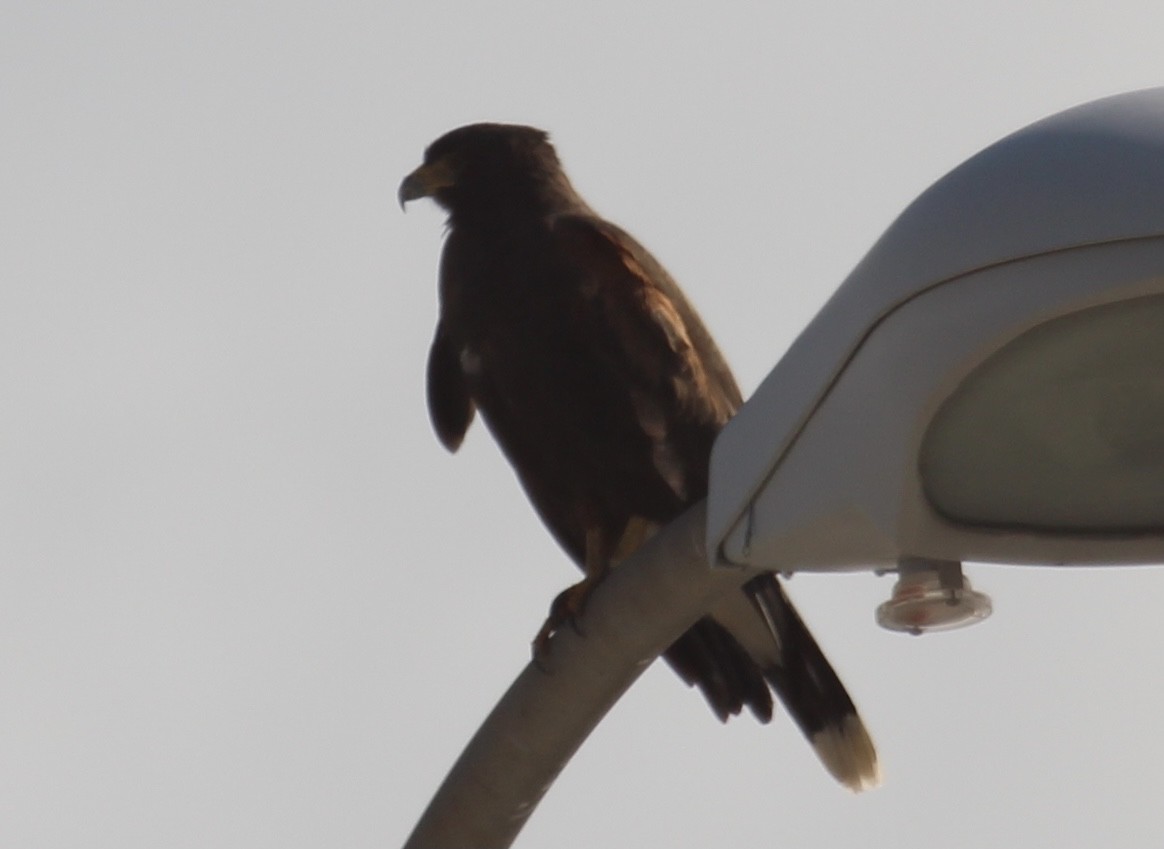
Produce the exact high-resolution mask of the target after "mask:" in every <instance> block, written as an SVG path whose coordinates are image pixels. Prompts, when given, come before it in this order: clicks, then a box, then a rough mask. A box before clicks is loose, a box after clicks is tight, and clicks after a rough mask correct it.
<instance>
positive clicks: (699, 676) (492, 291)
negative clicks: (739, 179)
mask: <svg viewBox="0 0 1164 849" xmlns="http://www.w3.org/2000/svg"><path fill="white" fill-rule="evenodd" d="M399 197H400V202H401V204H403V203H405V202H406V201H409V200H413V199H415V198H420V197H432V198H434V199H435V200H436V202H437V203H439V204H440V205H441V206H442V207H444V208H445V209H446V210H447V211H448V213H449V222H448V223H449V231H448V237H447V240H446V242H445V246H444V253H443V255H442V257H441V268H440V318H439V320H438V322H437V327H436V335H435V338H434V339H433V343H432V350H431V351H430V353H429V360H428V406H429V412H430V414H431V416H432V422H433V426H434V427H435V429H436V432H437V435H438V436H439V437H440V440H441V442H443V443H444V445H445V446H446V447H447V448H448V449H449V450H451V451H455V450H456V449H457V447H458V446H459V445H460V444H461V440H462V438H463V437H464V435H465V431H466V430H467V429H468V427H469V424H470V423H471V422H472V420H473V415H474V411H475V410H480V411H481V414H482V417H483V418H484V419H485V423H486V424H487V425H488V426H489V429H490V430H491V431H492V432H493V435H494V436H495V437H496V439H497V441H498V443H500V445H501V449H502V451H504V452H505V455H506V457H508V458H509V461H510V462H511V463H512V464H513V467H514V469H515V470H516V471H517V475H518V477H519V478H520V480H521V483H522V485H523V486H524V487H525V490H526V493H527V494H528V495H529V498H530V500H531V501H532V502H533V505H534V508H535V509H536V510H537V512H538V514H539V515H540V516H541V518H542V520H543V521H544V522H545V524H546V526H547V527H548V528H549V529H550V532H551V533H552V534H553V535H554V537H555V538H556V539H557V540H558V542H559V543H561V545H562V547H563V548H564V549H565V550H566V551H567V552H568V553H569V554H570V556H571V557H572V558H573V559H574V561H575V562H576V563H577V564H578V565H579V566H581V567H582V570H583V572H584V573H585V578H584V579H583V580H582V581H581V582H580V583H578V584H576V585H575V586H573V587H571V588H569V589H567V590H566V591H564V592H563V593H562V595H560V596H559V597H558V599H557V600H556V601H555V603H554V605H553V606H552V608H551V615H550V618H549V619H548V620H547V622H546V625H545V626H544V627H543V629H542V631H541V632H540V633H539V634H538V636H537V638H536V639H535V653H537V652H542V651H544V650H545V643H546V640H547V639H548V637H549V635H550V634H551V633H552V632H553V630H555V629H556V628H557V627H559V626H560V625H561V624H562V623H564V622H566V621H568V620H571V619H572V618H573V617H574V616H575V615H576V614H578V613H579V612H580V611H581V608H582V605H583V604H584V603H585V599H586V597H587V595H588V594H589V592H590V590H591V589H592V588H593V587H594V586H595V585H596V583H597V582H598V581H600V580H601V579H602V577H603V575H605V574H606V572H607V570H608V569H610V568H611V566H612V565H614V564H616V563H617V562H618V561H619V560H621V559H622V558H624V557H626V556H627V555H628V554H630V553H631V552H632V551H634V550H635V548H637V547H638V546H639V545H640V544H641V543H642V541H643V540H644V539H645V538H646V537H647V536H649V535H650V534H651V533H652V532H653V531H654V530H656V529H658V528H659V527H660V526H662V525H664V524H666V523H667V522H668V521H670V520H671V519H673V518H675V517H676V516H677V515H678V514H679V513H681V512H682V511H683V510H684V509H685V508H687V507H688V506H690V505H692V504H694V503H696V502H697V501H699V500H700V499H702V498H704V497H705V496H706V495H707V477H708V461H709V457H710V453H711V446H712V442H713V441H714V440H715V437H716V434H717V433H718V432H719V430H720V428H721V427H722V426H723V425H724V423H725V422H726V421H727V420H728V419H729V418H731V416H732V415H733V414H734V413H735V411H736V409H737V408H738V407H739V406H740V403H741V399H740V391H739V389H738V388H737V387H736V383H735V380H734V379H733V377H732V375H731V372H730V371H729V370H728V367H727V365H726V364H725V363H724V360H723V358H722V357H721V356H720V353H719V351H718V349H717V348H716V346H715V343H714V342H713V341H712V339H711V336H710V335H709V334H708V332H707V331H706V330H705V329H704V327H703V324H702V322H701V321H700V320H699V317H698V316H697V315H696V314H695V311H694V310H693V309H692V308H691V306H690V305H689V304H688V303H687V300H686V298H684V296H683V293H682V292H680V290H679V287H678V286H676V284H675V282H674V281H673V280H672V279H671V277H670V276H669V275H668V274H667V272H666V271H665V270H664V269H663V267H662V266H661V265H660V264H659V263H658V262H657V261H656V260H655V258H654V257H653V256H651V254H650V253H648V252H647V251H646V249H644V248H643V247H642V246H641V245H640V244H639V243H638V242H636V241H635V240H634V239H633V238H631V237H630V236H629V235H627V233H625V232H624V231H622V230H620V229H619V228H618V227H616V226H614V225H613V224H610V223H609V222H607V221H604V220H603V219H602V218H600V217H599V216H598V215H596V214H595V213H594V211H593V210H591V209H590V207H588V206H587V205H586V203H585V202H584V201H583V200H582V198H581V197H579V196H578V194H577V193H576V192H575V191H574V189H573V187H572V186H571V185H570V182H569V180H567V179H566V175H565V173H564V172H563V171H562V168H561V165H560V164H559V162H558V157H557V155H556V153H555V152H554V149H553V147H552V146H551V145H550V142H549V140H548V137H547V135H546V134H545V133H544V132H542V131H540V130H536V129H534V128H532V127H523V126H512V125H504V124H474V125H471V126H467V127H461V128H460V129H457V130H453V131H452V132H450V133H448V134H446V135H444V136H442V137H441V138H439V139H437V140H436V141H435V142H433V143H432V144H431V145H430V146H429V148H428V149H427V150H426V151H425V156H424V164H423V165H421V166H420V167H419V168H417V169H416V170H415V171H413V172H412V173H411V174H409V175H408V177H406V178H405V180H404V182H403V183H402V184H401V186H400V194H399ZM665 657H666V659H667V661H668V662H669V663H670V664H671V666H672V667H673V668H674V669H675V670H676V671H677V672H678V673H679V675H680V676H681V677H682V678H683V679H684V680H685V681H686V682H687V683H688V684H695V685H697V686H699V688H700V689H701V690H702V691H703V694H704V695H705V696H706V697H707V700H708V702H710V703H711V707H712V709H713V710H714V711H715V713H716V715H717V716H719V717H720V719H726V718H727V717H728V716H729V715H732V714H738V713H739V712H740V710H741V709H742V708H743V707H744V706H745V705H746V706H747V707H748V708H749V709H750V710H751V711H752V713H753V714H755V715H756V716H757V717H758V718H759V719H760V720H761V721H764V722H767V721H768V720H769V719H770V718H771V716H772V696H771V690H775V691H776V693H777V694H778V695H779V696H780V698H781V699H782V700H783V702H784V704H785V706H786V707H787V709H788V711H789V713H791V715H792V717H793V718H794V719H795V720H796V722H797V723H798V724H799V725H800V727H801V729H802V730H803V731H804V733H805V734H806V735H807V736H808V738H809V740H810V741H811V742H812V744H813V746H814V747H815V748H816V750H817V752H818V754H819V755H820V757H821V758H822V760H823V761H824V762H825V764H826V766H827V767H828V768H829V770H830V771H831V772H832V773H833V774H834V775H835V776H836V777H837V778H838V779H839V780H840V781H842V782H843V783H844V784H845V785H847V786H849V787H851V788H853V789H862V788H864V787H868V786H872V785H873V784H875V783H876V782H877V778H878V768H877V758H876V754H875V752H874V750H873V745H872V742H871V741H870V739H869V735H868V734H867V733H866V731H865V727H864V725H863V724H862V722H861V720H860V718H859V717H858V715H857V712H856V709H855V708H854V707H853V702H852V701H851V700H850V698H849V695H848V693H846V692H845V688H844V685H843V684H842V683H841V682H840V680H839V679H838V678H837V675H836V673H835V672H834V671H833V669H832V667H831V666H830V665H829V662H828V660H826V659H825V656H824V655H823V654H822V653H821V650H820V648H819V647H818V646H817V644H816V641H815V640H814V639H813V637H812V635H811V634H810V633H809V631H808V629H807V628H806V627H805V625H804V623H803V622H802V621H801V619H800V616H799V615H798V614H797V612H796V610H795V608H794V607H793V606H792V604H791V602H790V601H789V600H788V598H787V596H786V595H785V594H784V591H783V589H782V587H781V585H780V583H779V582H778V581H777V579H776V578H775V577H774V576H771V575H769V576H766V577H764V578H761V579H758V580H756V581H754V582H752V584H751V585H750V586H749V589H748V592H747V593H745V592H741V593H739V595H738V596H735V597H733V598H731V599H728V600H726V601H724V602H723V603H721V604H720V606H719V607H717V608H716V609H715V610H714V611H712V613H711V614H709V615H708V616H706V617H704V618H703V619H702V620H700V621H699V622H698V623H696V624H695V625H694V626H693V627H692V628H691V629H690V630H689V631H688V632H687V633H685V634H684V635H683V636H682V637H680V638H679V640H677V641H676V642H675V643H674V645H672V646H671V648H669V649H668V650H667V652H666V653H665ZM770 688H771V690H770Z"/></svg>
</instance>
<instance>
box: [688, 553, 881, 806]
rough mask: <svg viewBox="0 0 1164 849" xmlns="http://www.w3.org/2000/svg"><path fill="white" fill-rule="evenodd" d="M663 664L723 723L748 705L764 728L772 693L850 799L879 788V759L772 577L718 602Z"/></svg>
mask: <svg viewBox="0 0 1164 849" xmlns="http://www.w3.org/2000/svg"><path fill="white" fill-rule="evenodd" d="M666 657H667V660H668V661H669V662H670V663H671V665H672V666H673V667H674V668H675V670H676V671H677V672H678V673H679V674H680V675H681V676H682V677H683V678H684V680H686V681H687V682H688V683H689V684H697V685H698V686H699V688H700V689H701V690H702V691H703V694H704V695H705V696H706V697H707V700H708V702H710V704H711V706H712V709H713V710H714V711H715V712H716V714H717V715H718V716H719V717H720V719H721V720H724V719H727V717H728V716H729V715H732V714H738V713H739V712H740V710H741V709H742V708H743V707H744V706H745V705H746V706H747V707H748V708H749V709H750V710H751V711H752V713H754V714H755V715H756V717H757V719H759V720H760V721H761V722H767V721H768V720H769V719H771V717H772V696H771V693H770V692H769V689H768V687H769V685H771V688H772V689H773V690H775V691H776V694H777V695H778V696H779V697H780V700H781V701H782V702H783V703H784V706H785V708H786V709H787V710H788V713H789V714H790V715H791V716H792V718H793V719H794V720H795V721H796V724H797V725H798V726H800V729H801V731H803V732H804V735H805V737H807V738H808V740H809V742H810V743H811V744H812V746H813V748H814V749H815V750H816V753H817V755H818V756H819V757H820V759H821V761H823V762H824V765H825V767H826V768H827V769H828V770H829V772H830V773H832V774H833V775H834V776H835V777H836V779H837V780H838V781H840V782H841V783H842V784H844V785H845V786H846V787H848V788H849V789H850V790H854V791H860V790H866V789H868V788H871V787H875V786H876V785H877V784H878V783H879V782H880V780H881V771H880V768H879V767H878V764H877V752H876V750H875V749H874V747H873V741H872V740H871V739H870V737H869V733H868V732H867V731H866V730H865V725H864V723H863V722H862V721H861V717H860V716H859V715H858V714H857V709H856V707H855V706H854V705H853V701H852V699H851V698H849V694H848V692H847V691H846V690H845V685H844V684H842V683H841V680H840V678H838V677H837V674H836V672H835V671H833V668H832V665H831V664H830V663H829V661H828V659H827V658H826V657H825V656H824V652H822V651H821V649H820V646H818V645H817V643H816V640H815V639H813V636H812V634H811V633H810V632H809V630H808V628H807V626H805V624H804V621H803V620H802V619H801V618H800V614H798V613H797V612H796V608H794V607H793V606H792V602H791V601H789V599H788V597H787V596H786V595H785V594H784V590H783V588H782V587H781V586H780V583H779V581H778V580H777V578H776V576H775V575H762V576H760V577H758V578H755V579H754V580H752V581H750V582H749V583H748V584H747V585H746V586H745V588H744V593H742V594H740V595H737V596H734V597H732V598H729V599H727V600H725V601H724V602H722V603H721V604H720V605H719V606H717V607H716V609H715V610H714V611H713V613H712V616H709V617H704V618H703V619H701V620H700V621H699V622H697V623H696V624H695V626H693V627H692V628H691V629H690V630H688V631H687V633H685V634H684V635H683V636H682V637H680V638H679V640H678V641H676V642H675V644H674V645H672V646H671V648H670V649H668V650H667V654H666Z"/></svg>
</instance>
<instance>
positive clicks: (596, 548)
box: [533, 528, 610, 660]
mask: <svg viewBox="0 0 1164 849" xmlns="http://www.w3.org/2000/svg"><path fill="white" fill-rule="evenodd" d="M604 537H605V534H603V533H602V529H601V528H590V529H588V530H587V531H586V559H585V561H584V562H583V564H582V569H583V571H584V572H585V573H586V577H585V578H583V579H582V580H581V581H579V582H578V583H576V584H574V585H572V586H569V587H566V589H564V590H562V591H561V592H560V593H558V595H557V597H556V598H555V599H554V601H553V603H552V604H551V605H550V615H549V616H547V617H546V622H545V624H544V625H542V628H541V630H540V631H538V635H537V636H536V637H534V641H533V656H534V660H540V659H541V658H544V657H545V656H546V654H547V653H548V652H549V642H550V637H551V636H553V635H554V634H555V633H556V632H557V631H558V630H559V629H560V628H561V627H562V626H563V625H565V624H566V623H567V622H568V623H570V626H571V627H572V628H573V629H574V630H575V631H577V632H578V633H579V634H581V633H582V631H581V629H579V627H578V619H579V618H580V617H581V616H582V611H583V610H585V608H586V602H587V601H588V600H589V599H590V594H591V593H592V592H594V589H595V587H597V586H598V585H599V584H600V583H602V579H603V578H605V577H606V573H607V572H609V571H610V546H609V545H608V544H607V543H606V540H605V539H604Z"/></svg>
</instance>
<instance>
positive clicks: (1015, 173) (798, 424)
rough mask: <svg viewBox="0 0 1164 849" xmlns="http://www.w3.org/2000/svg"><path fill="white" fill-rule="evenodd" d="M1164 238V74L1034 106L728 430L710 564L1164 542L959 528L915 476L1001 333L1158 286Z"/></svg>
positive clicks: (870, 261)
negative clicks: (1044, 114) (927, 432)
mask: <svg viewBox="0 0 1164 849" xmlns="http://www.w3.org/2000/svg"><path fill="white" fill-rule="evenodd" d="M1161 236H1164V89H1152V90H1147V91H1142V92H1134V93H1131V94H1126V95H1120V96H1117V97H1112V98H1107V99H1104V100H1100V101H1096V102H1094V103H1090V104H1086V105H1084V106H1080V107H1077V108H1075V109H1071V110H1068V111H1066V112H1063V113H1060V114H1058V115H1055V116H1053V117H1051V118H1048V119H1046V120H1044V121H1040V122H1038V123H1036V124H1034V125H1032V126H1030V127H1028V128H1026V129H1024V130H1022V131H1020V132H1018V133H1015V134H1014V135H1012V136H1009V137H1008V138H1006V139H1003V140H1002V141H1000V142H998V143H997V144H995V145H993V146H991V147H990V148H987V149H986V150H985V151H983V152H982V153H980V154H978V155H977V156H975V157H973V158H971V159H970V160H969V161H967V162H966V163H965V164H963V165H962V166H960V167H959V168H957V169H955V170H954V171H953V172H951V173H950V174H949V175H947V176H946V177H944V178H943V179H942V180H940V181H938V182H937V183H936V184H935V185H934V186H933V187H931V188H930V189H929V190H927V191H926V192H925V193H923V194H922V195H921V197H919V198H918V199H917V200H916V201H915V202H914V203H913V204H912V205H911V206H910V207H909V208H908V209H907V210H906V211H905V212H904V213H903V214H902V215H901V216H900V217H899V218H898V220H897V221H896V222H895V223H894V224H893V226H892V227H890V229H889V230H888V231H887V232H886V233H885V235H884V236H883V237H882V238H881V239H880V240H879V241H878V242H877V244H876V245H875V246H874V247H873V249H872V250H871V251H870V252H869V254H868V255H867V256H866V257H865V259H864V260H862V262H861V263H860V264H859V265H858V266H857V268H856V269H855V270H854V271H853V273H852V274H851V275H850V276H849V278H848V279H847V280H846V281H845V283H844V284H843V285H842V286H841V287H840V289H839V290H838V291H837V292H836V294H835V295H834V296H833V297H832V299H831V300H830V301H829V302H828V303H827V304H826V305H825V307H824V308H823V309H822V311H821V312H820V314H819V315H818V316H817V317H816V319H814V321H813V322H812V323H811V324H810V325H809V327H808V328H807V329H806V330H805V332H804V333H803V334H802V335H801V336H800V338H798V339H797V341H796V342H795V344H794V345H793V346H792V348H791V349H790V350H789V351H788V353H787V355H786V356H785V357H784V358H783V359H782V360H781V361H780V363H779V364H778V365H777V366H776V368H775V369H774V370H773V371H772V373H771V374H770V375H769V377H768V378H767V379H766V380H765V381H764V383H763V384H762V385H761V387H760V388H759V390H757V392H756V394H755V396H754V397H753V398H752V399H751V400H750V401H749V402H748V403H747V404H746V405H745V406H744V408H743V409H742V410H741V411H740V413H739V415H738V416H737V417H736V418H735V419H734V420H733V421H732V422H731V423H730V424H729V425H728V427H727V428H726V429H725V431H724V433H723V434H722V436H721V437H720V440H719V441H718V442H717V444H716V447H715V451H714V453H713V458H712V484H711V492H710V496H709V506H708V516H709V517H708V551H709V557H710V558H711V560H712V562H713V563H714V562H717V561H722V560H726V561H729V562H732V563H738V564H741V565H743V564H746V565H749V566H753V567H757V568H774V569H784V570H794V569H821V570H831V569H862V568H886V567H890V568H892V567H893V566H895V565H896V563H897V562H898V560H899V559H900V558H902V557H906V556H922V557H930V558H936V559H948V560H966V559H977V560H994V561H1002V562H1023V563H1057V562H1063V563H1128V562H1160V561H1162V560H1164V538H1161V537H1153V536H1151V535H1143V534H1140V535H1137V536H1135V537H1122V538H1120V537H1111V538H1105V539H1100V538H1096V537H1089V538H1086V539H1081V538H1073V537H1072V536H1070V535H1067V534H1058V535H1054V534H1050V535H1048V534H1031V533H1023V532H1021V531H1019V532H999V531H997V530H983V529H981V528H970V527H962V526H955V525H953V524H952V523H950V522H947V521H944V520H942V519H941V517H939V516H937V515H936V513H935V512H934V511H933V509H932V508H931V507H930V506H929V504H928V503H927V502H926V500H925V497H924V495H923V493H922V491H921V486H920V482H919V480H918V474H917V451H918V448H919V442H920V439H921V436H922V433H923V431H924V428H925V426H926V424H927V423H928V421H929V419H930V418H931V417H932V416H933V414H934V412H935V410H936V409H937V407H938V405H939V404H940V403H941V401H942V400H943V399H944V398H945V397H947V396H948V395H949V394H950V393H951V392H952V391H953V390H954V389H955V388H956V387H957V385H958V382H959V381H960V380H961V379H962V378H964V377H965V376H966V375H967V374H968V373H970V372H971V371H972V369H973V368H974V367H975V366H976V365H978V364H979V363H981V362H982V361H983V360H984V359H985V358H987V357H988V356H989V355H990V354H991V353H992V352H994V351H996V350H997V349H998V348H999V347H1000V346H1002V345H1003V344H1005V343H1006V342H1008V341H1010V340H1011V339H1014V338H1015V337H1017V336H1018V335H1020V334H1021V333H1023V332H1025V331H1027V330H1029V329H1031V328H1032V327H1034V326H1037V325H1038V324H1040V323H1042V322H1045V321H1048V320H1050V319H1052V318H1055V317H1056V316H1060V315H1064V314H1068V313H1071V312H1073V311H1076V310H1080V309H1083V308H1086V307H1089V306H1094V305H1096V304H1100V303H1106V302H1110V301H1114V300H1120V299H1124V298H1130V297H1134V296H1140V295H1146V294H1153V293H1159V292H1162V291H1164V239H1162V238H1160V237H1161ZM1161 330H1162V332H1164V328H1162V329H1161ZM1161 369H1162V373H1164V363H1162V364H1161Z"/></svg>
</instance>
